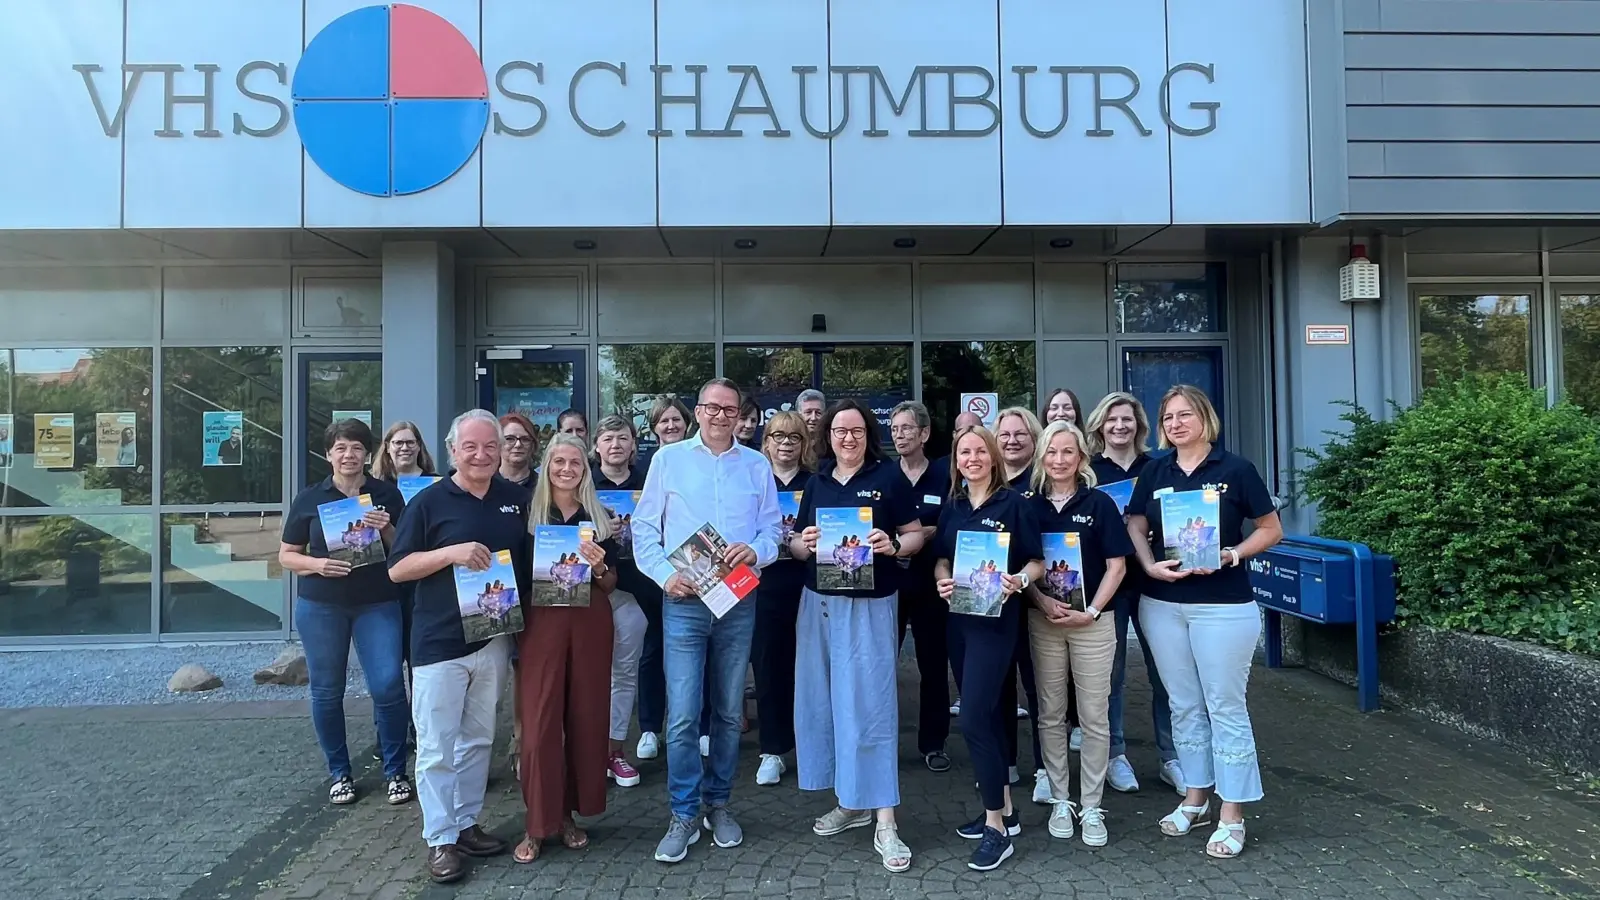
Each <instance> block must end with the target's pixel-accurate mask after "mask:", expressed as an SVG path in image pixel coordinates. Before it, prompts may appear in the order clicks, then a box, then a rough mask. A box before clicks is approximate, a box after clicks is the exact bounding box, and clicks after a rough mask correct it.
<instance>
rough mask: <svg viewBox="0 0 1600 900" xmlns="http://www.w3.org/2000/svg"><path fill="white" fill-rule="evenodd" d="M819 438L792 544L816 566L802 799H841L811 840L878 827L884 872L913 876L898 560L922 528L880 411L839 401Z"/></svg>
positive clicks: (810, 599) (800, 677) (800, 628)
mask: <svg viewBox="0 0 1600 900" xmlns="http://www.w3.org/2000/svg"><path fill="white" fill-rule="evenodd" d="M817 435H818V444H819V451H820V452H819V454H818V455H819V457H820V459H819V461H818V465H817V474H816V476H815V477H813V478H812V479H811V481H810V483H809V484H807V485H806V490H805V494H804V495H803V496H802V497H801V499H800V510H799V513H798V514H797V515H796V517H795V527H796V528H797V529H799V530H798V531H796V532H795V533H794V534H793V535H792V536H791V537H790V539H789V551H790V553H791V554H793V556H794V558H795V559H798V560H800V561H802V562H807V561H809V562H810V565H808V566H807V567H806V584H805V587H804V588H803V589H802V590H801V595H800V618H799V621H798V623H797V625H796V628H795V633H796V659H797V660H798V662H797V663H796V666H795V731H796V737H797V742H796V744H797V746H796V751H795V760H796V762H797V763H798V764H799V767H800V789H801V790H803V791H825V790H832V791H833V792H834V793H835V795H836V796H837V797H838V801H839V805H838V806H837V807H835V808H834V809H833V811H831V812H829V813H828V814H827V815H825V816H823V817H822V818H820V819H818V820H817V821H816V823H815V824H813V825H812V831H814V832H816V833H817V834H818V835H821V836H824V837H827V836H829V835H835V834H839V833H841V832H844V831H847V830H849V829H851V828H865V827H867V826H869V825H870V826H873V840H872V846H873V849H875V850H876V851H877V852H878V856H879V858H880V859H881V860H882V862H883V867H884V868H885V869H888V870H889V871H891V872H904V871H905V870H907V869H909V868H910V867H911V850H910V848H908V847H907V846H906V845H905V842H904V841H902V840H901V839H900V834H899V828H898V826H897V825H896V822H895V807H897V806H899V805H900V772H899V764H898V757H899V732H900V710H899V699H898V696H897V692H896V687H895V685H896V679H895V659H896V657H897V656H898V655H899V652H898V647H897V644H898V636H899V627H900V626H899V613H898V609H897V608H898V606H899V588H900V580H901V579H900V566H899V560H901V559H903V558H906V557H910V556H913V555H915V554H916V552H917V551H918V550H921V549H922V523H921V522H919V521H918V520H917V509H918V506H917V503H916V498H915V497H913V496H912V495H911V491H910V490H909V489H908V488H907V487H905V479H904V478H903V477H902V476H901V474H900V470H899V468H898V467H897V466H895V465H894V464H893V463H891V462H889V461H887V460H885V459H884V455H883V441H882V439H881V438H880V437H879V435H878V419H877V416H874V415H873V414H872V410H871V409H869V408H867V407H866V406H864V405H863V404H861V403H860V402H858V401H856V400H841V401H839V402H837V403H835V404H834V405H833V406H832V407H830V408H829V409H828V411H827V412H826V413H824V414H823V416H822V422H821V423H820V424H819V425H818V427H817ZM824 524H825V525H826V526H827V530H826V531H824V528H823V525H824ZM841 539H842V542H841ZM847 557H848V559H847ZM847 562H848V565H846V563H847Z"/></svg>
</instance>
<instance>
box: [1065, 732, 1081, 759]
mask: <svg viewBox="0 0 1600 900" xmlns="http://www.w3.org/2000/svg"><path fill="white" fill-rule="evenodd" d="M1067 746H1068V747H1070V748H1072V752H1073V753H1077V752H1078V751H1079V750H1082V749H1083V729H1082V728H1074V729H1072V736H1071V737H1069V738H1067Z"/></svg>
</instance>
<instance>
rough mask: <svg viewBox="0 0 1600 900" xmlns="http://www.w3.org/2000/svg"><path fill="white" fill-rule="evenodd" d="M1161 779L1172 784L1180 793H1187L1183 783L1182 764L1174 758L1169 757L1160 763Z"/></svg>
mask: <svg viewBox="0 0 1600 900" xmlns="http://www.w3.org/2000/svg"><path fill="white" fill-rule="evenodd" d="M1161 780H1162V781H1165V782H1166V783H1167V784H1170V785H1172V789H1173V790H1175V791H1177V792H1178V793H1180V794H1186V793H1188V789H1187V788H1186V787H1184V784H1183V766H1181V765H1179V764H1178V761H1177V760H1175V759H1169V760H1167V761H1166V762H1164V763H1162V764H1161Z"/></svg>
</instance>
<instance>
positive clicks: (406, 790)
mask: <svg viewBox="0 0 1600 900" xmlns="http://www.w3.org/2000/svg"><path fill="white" fill-rule="evenodd" d="M388 793H389V805H390V806H399V805H401V804H403V803H410V802H411V798H412V797H413V796H415V794H416V792H415V791H413V790H412V789H411V781H410V779H408V778H406V777H405V776H404V775H396V776H394V777H393V778H390V779H389V785H388Z"/></svg>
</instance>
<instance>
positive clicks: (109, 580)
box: [0, 513, 155, 637]
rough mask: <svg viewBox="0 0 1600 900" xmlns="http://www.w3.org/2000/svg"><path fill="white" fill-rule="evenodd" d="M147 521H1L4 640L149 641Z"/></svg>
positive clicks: (141, 517) (0, 627)
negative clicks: (134, 637) (133, 637)
mask: <svg viewBox="0 0 1600 900" xmlns="http://www.w3.org/2000/svg"><path fill="white" fill-rule="evenodd" d="M151 530H152V529H151V518H150V515H149V514H148V513H146V514H136V515H128V514H121V515H81V516H69V515H51V516H7V517H4V518H0V636H4V637H41V636H50V635H107V634H148V633H149V632H150V553H151V551H152V549H153V548H154V546H155V541H154V539H153V536H152V534H151Z"/></svg>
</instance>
